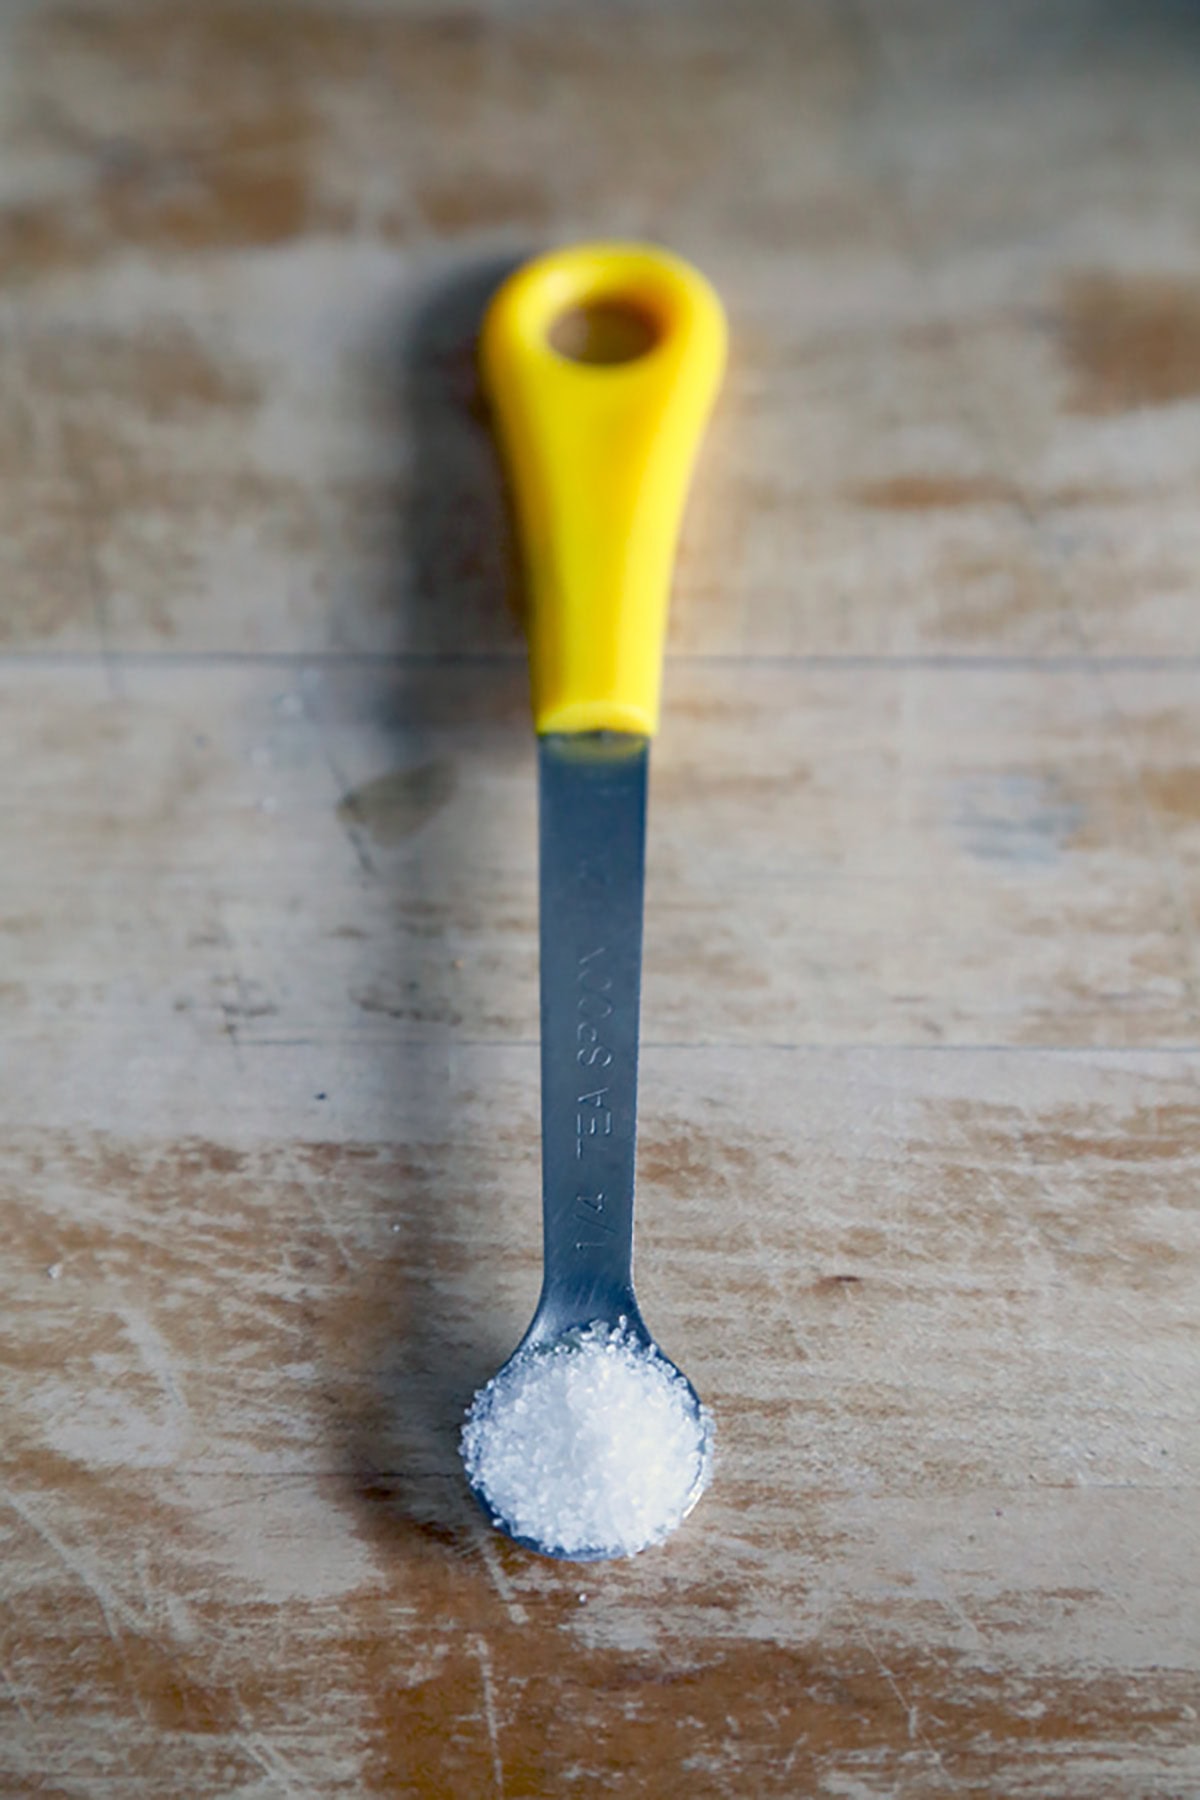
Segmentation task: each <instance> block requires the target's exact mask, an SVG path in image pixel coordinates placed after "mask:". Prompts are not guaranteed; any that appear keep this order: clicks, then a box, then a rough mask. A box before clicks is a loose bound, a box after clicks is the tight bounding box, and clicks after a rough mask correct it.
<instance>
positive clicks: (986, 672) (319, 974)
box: [0, 0, 1200, 1800]
mask: <svg viewBox="0 0 1200 1800" xmlns="http://www.w3.org/2000/svg"><path fill="white" fill-rule="evenodd" d="M1198 64H1200V29H1198V27H1197V23H1196V20H1195V19H1194V18H1193V17H1192V16H1191V15H1190V14H1189V12H1188V11H1187V9H1185V8H1173V7H1171V6H1169V5H1167V4H1166V3H1165V0H1163V3H1162V4H1154V5H1151V6H1147V7H1139V8H1122V7H1120V6H1118V5H1115V4H1103V3H1101V0H1059V3H1058V4H1056V5H1055V6H1054V7H1053V8H1048V7H1044V6H1033V5H1032V4H1031V5H1021V6H1016V7H1004V8H995V7H991V6H989V5H986V4H985V3H984V0H978V3H976V0H971V3H970V4H966V5H959V6H951V5H949V3H948V0H901V3H900V4H888V5H886V6H883V5H877V4H874V0H872V3H870V4H867V5H865V6H861V7H857V8H842V7H837V6H835V5H832V4H829V5H818V4H796V5H788V4H785V3H784V0H755V3H754V4H752V5H750V6H739V7H737V8H731V7H726V6H722V5H719V4H717V3H716V0H712V3H709V0H701V3H700V4H687V5H685V4H684V3H683V0H663V3H660V4H657V5H655V6H654V7H648V6H647V7H638V6H634V5H629V6H621V7H617V8H605V9H595V8H586V7H577V6H574V5H570V4H568V3H567V0H552V3H548V4H521V3H518V0H503V3H502V4H499V5H491V6H488V7H484V6H472V5H467V6H463V7H453V8H452V7H448V6H447V7H429V6H425V7H417V6H414V5H400V4H392V3H387V4H385V3H379V0H377V3H375V4H370V5H368V4H354V5H349V6H346V5H338V6H329V7H322V6H320V5H315V4H314V5H300V4H298V3H294V0H289V3H287V4H262V3H255V4H251V5H243V6H237V7H233V6H225V5H222V4H215V5H207V6H204V7H200V8H195V9H189V10H187V11H184V10H183V9H179V8H176V7H173V6H168V5H165V4H160V5H145V4H103V5H96V4H91V5H74V6H72V7H70V8H67V7H65V6H58V5H53V4H51V5H32V4H15V3H13V0H10V3H9V4H7V5H5V6H4V8H3V10H2V11H0V268H2V269H3V285H2V287H0V348H2V352H3V364H2V367H3V382H2V384H0V477H2V479H0V634H2V636H3V642H2V645H0V771H2V774H0V842H2V843H3V845H4V851H3V855H2V857H0V946H2V952H3V953H2V958H0V995H2V997H3V1001H4V1010H5V1026H6V1031H5V1046H6V1056H5V1070H4V1085H3V1090H2V1092H3V1101H2V1105H0V1184H2V1185H0V1219H2V1221H3V1234H4V1243H5V1247H6V1254H5V1256H4V1259H3V1274H2V1280H3V1296H4V1297H3V1309H2V1312H0V1357H2V1361H0V1368H2V1369H3V1380H2V1384H0V1405H2V1407H3V1424H2V1437H0V1444H2V1446H3V1461H4V1466H3V1484H2V1491H0V1501H2V1507H0V1533H2V1535H3V1543H2V1556H3V1563H2V1565H0V1566H2V1569H3V1575H2V1577H0V1593H2V1597H3V1602H4V1605H3V1613H2V1617H0V1707H2V1708H3V1712H2V1713H0V1793H4V1794H6V1795H7V1794H12V1795H14V1796H22V1797H24V1796H27V1795H28V1796H33V1795H39V1796H54V1797H56V1800H93V1797H96V1800H159V1797H160V1796H161V1797H163V1800H176V1797H177V1796H179V1795H181V1794H188V1795H196V1796H202V1795H204V1796H207V1795H212V1796H214V1797H216V1796H220V1797H221V1800H226V1797H230V1800H233V1797H236V1800H267V1797H271V1800H274V1797H275V1796H280V1797H283V1796H298V1795H311V1796H314V1797H321V1800H324V1797H325V1796H334V1795H347V1796H351V1795H353V1796H358V1795H373V1794H379V1795H396V1796H411V1797H413V1800H415V1797H417V1796H450V1795H453V1796H455V1800H459V1797H461V1796H468V1797H471V1796H475V1795H479V1796H487V1797H495V1800H517V1797H519V1796H553V1797H554V1800H557V1797H558V1796H561V1795H570V1794H590V1793H593V1792H597V1791H599V1789H600V1787H601V1786H602V1785H607V1786H613V1787H615V1788H616V1789H617V1791H619V1792H622V1793H625V1794H628V1795H630V1796H639V1795H644V1796H647V1797H648V1800H649V1797H652V1800H672V1797H673V1796H679V1797H681V1800H682V1797H683V1796H688V1797H689V1800H691V1797H693V1796H739V1797H740V1796H743V1795H754V1796H758V1795H763V1796H767V1795H773V1794H778V1795H787V1796H794V1795H810V1794H811V1795H814V1796H817V1795H820V1796H829V1797H830V1800H834V1797H837V1800H867V1797H868V1796H872V1797H875V1796H878V1797H881V1800H882V1797H884V1796H887V1797H889V1800H890V1797H892V1796H899V1797H901V1800H924V1796H926V1795H935V1794H940V1793H943V1792H947V1793H955V1792H958V1793H964V1794H980V1795H984V1794H987V1795H997V1796H1004V1797H1005V1800H1007V1797H1008V1796H1014V1797H1015V1796H1022V1795H1027V1796H1030V1797H1031V1800H1033V1797H1036V1800H1044V1797H1047V1796H1056V1797H1057V1796H1062V1797H1063V1800H1106V1797H1111V1800H1142V1797H1145V1800H1149V1797H1151V1796H1153V1797H1154V1800H1191V1796H1193V1795H1195V1794H1196V1793H1197V1792H1200V1747H1198V1746H1200V1723H1198V1715H1200V1631H1198V1628H1197V1623H1196V1606H1195V1570H1196V1568H1197V1566H1200V1509H1198V1507H1197V1489H1198V1485H1200V1421H1198V1417H1197V1403H1196V1394H1197V1392H1198V1391H1200V1355H1198V1352H1197V1339H1196V1319H1197V1302H1198V1300H1200V1279H1198V1275H1200V1217H1198V1211H1200V1209H1198V1207H1197V1200H1196V1194H1197V1179H1198V1175H1200V1150H1198V1143H1200V1099H1198V1093H1200V1089H1198V1086H1197V1075H1198V1072H1200V1071H1198V1059H1200V994H1198V990H1197V983H1198V981H1200V970H1198V967H1197V956H1196V937H1197V923H1196V922H1197V918H1198V916H1200V754H1198V752H1197V725H1198V723H1200V719H1198V716H1197V715H1198V710H1200V627H1198V625H1197V620H1198V619H1200V606H1198V605H1197V602H1198V600H1200V579H1198V575H1197V569H1198V567H1200V530H1198V527H1197V518H1198V517H1200V510H1198V508H1197V498H1198V482H1200V187H1198V186H1197V183H1196V181H1195V147H1196V127H1195V81H1196V76H1197V65H1198ZM585 232H586V233H588V234H596V233H602V232H626V233H638V234H649V235H651V236H660V237H664V238H666V239H668V240H669V241H670V242H672V243H673V244H675V245H676V246H677V247H678V248H680V249H681V250H683V251H685V252H686V253H689V254H691V255H694V256H695V257H696V258H697V259H698V260H700V261H701V262H702V263H703V265H704V266H705V267H706V268H707V269H708V270H709V271H710V272H711V273H712V274H713V276H714V277H715V278H716V280H717V281H718V283H719V285H720V286H721V288H722V290H723V292H724V294H725V295H726V298H727V300H728V303H729V306H730V310H731V315H732V321H733V333H734V357H733V364H732V368H731V373H730V379H729V383H728V386H727V390H726V393H725V395H724V397H723V401H722V405H721V408H720V409H719V414H718V417H717V420H716V422H715V425H714V429H713V432H712V435H711V438H710V440H709V444H708V448H707V451H706V455H705V459H704V464H703V468H702V471H701V475H700V479H699V484H698V487H697V492H696V495H695V499H694V502H693V505H692V507H691V510H690V513H689V518H688V522H687V528H686V532H685V541H684V545H683V550H682V554H681V560H680V570H679V579H678V584H677V594H676V606H675V612H674V617H673V626H672V631H673V643H672V660H671V664H670V668H669V671H668V681H667V711H666V721H667V723H666V728H665V731H664V734H663V738H662V741H661V743H660V744H659V745H658V746H657V747H656V751H655V759H654V774H653V788H654V792H653V838H652V844H651V853H650V870H649V886H648V896H647V907H648V911H647V955H648V966H647V978H646V995H645V1019H644V1023H645V1041H646V1042H645V1052H644V1072H643V1115H644V1117H643V1135H642V1145H641V1157H640V1176H641V1198H640V1212H639V1219H640V1238H639V1243H640V1262H639V1268H640V1275H639V1285H640V1289H641V1291H642V1294H643V1299H644V1305H645V1309H646V1312H647V1315H648V1317H649V1318H650V1319H651V1320H652V1321H653V1323H654V1325H655V1328H656V1329H657V1330H658V1332H659V1333H660V1335H661V1337H662V1339H663V1341H664V1343H665V1345H666V1347H667V1348H668V1350H669V1351H670V1352H671V1354H672V1355H674V1356H676V1357H677V1358H678V1359H679V1360H680V1361H681V1362H682V1363H683V1364H684V1365H685V1366H686V1367H687V1369H688V1370H689V1372H690V1373H691V1374H692V1375H693V1376H694V1378H695V1380H696V1382H697V1385H698V1386H699V1387H700V1388H701V1389H702V1391H703V1392H704V1393H705V1395H706V1397H708V1398H709V1399H710V1400H711V1402H712V1404H713V1406H714V1407H715V1410H716V1412H717V1415H718V1420H719V1428H720V1433H721V1437H720V1446H721V1449H720V1462H719V1466H718V1474H717V1479H716V1482H715V1484H714V1486H713V1489H712V1491H711V1493H710V1494H709V1495H708V1496H707V1498H706V1499H705V1501H704V1503H703V1505H702V1507H701V1508H700V1509H699V1510H698V1512H697V1513H696V1514H695V1515H694V1517H693V1519H692V1520H691V1521H689V1523H688V1525H687V1526H686V1527H685V1529H684V1530H683V1531H682V1532H681V1533H680V1534H679V1535H678V1537H677V1538H676V1539H675V1540H674V1541H673V1542H672V1543H671V1544H669V1545H668V1546H666V1547H664V1548H663V1549H661V1550H659V1551H655V1552H653V1553H648V1554H647V1555H645V1556H643V1557H641V1558H638V1559H636V1560H634V1561H633V1562H631V1563H629V1564H626V1565H621V1566H612V1567H603V1568H597V1567H590V1568H587V1569H584V1570H580V1569H576V1570H572V1569H570V1568H569V1567H565V1566H561V1565H555V1564H552V1563H548V1562H542V1561H539V1560H537V1559H533V1558H530V1557H528V1556H526V1555H525V1554H524V1553H522V1552H519V1551H518V1550H516V1549H515V1548H514V1547H513V1546H511V1545H508V1544H506V1543H504V1542H503V1541H501V1540H499V1539H496V1538H494V1537H492V1536H490V1535H489V1534H488V1533H487V1532H486V1531H485V1529H484V1527H483V1525H482V1522H481V1521H480V1520H479V1519H478V1518H477V1517H476V1516H475V1514H474V1512H473V1510H472V1508H471V1506H470V1504H469V1503H468V1499H467V1496H466V1495H465V1493H464V1490H463V1487H462V1484H461V1482H460V1480H459V1477H458V1473H457V1465H456V1460H455V1452H454V1429H455V1421H456V1418H457V1416H458V1413H459V1411H460V1409H461V1406H462V1404H463V1402H464V1400H465V1399H466V1398H467V1397H468V1396H469V1394H470V1392H471V1390H472V1388H473V1386H474V1385H475V1384H476V1383H477V1382H478V1381H479V1380H481V1379H482V1378H483V1377H485V1376H486V1375H487V1374H488V1373H489V1372H490V1370H491V1369H492V1368H493V1367H494V1366H495V1365H496V1363H497V1362H498V1361H499V1360H500V1358H501V1357H502V1356H503V1355H504V1354H506V1353H507V1351H508V1349H510V1348H511V1346H512V1344H513V1342H514V1341H515V1339H516V1337H517V1336H518V1335H519V1334H520V1331H521V1330H522V1328H523V1326H524V1323H525V1321H526V1319H527V1317H528V1314H529V1312H530V1310H531V1307H532V1304H533V1300H534V1297H535V1295H536V1291H537V1284H538V1267H537V1245H538V1217H537V1183H538V1167H537V1089H536V1077H537V1047H536V1005H535V978H536V970H535V945H534V928H535V904H536V889H535V872H534V865H533V855H534V793H533V781H532V775H533V759H532V747H531V743H530V738H529V728H528V724H527V715H526V700H525V690H524V672H523V668H522V662H521V650H520V638H519V629H518V624H517V620H516V617H515V610H514V607H515V601H516V598H517V584H516V582H515V580H514V576H513V553H512V546H511V544H510V542H509V539H508V528H507V524H506V520H505V515H504V509H503V505H502V501H501V497H500V491H499V484H498V480H497V474H496V469H495V464H494V459H493V455H492V451H491V448H490V444H489V439H488V433H487V427H486V419H485V417H484V414H483V411H482V408H481V406H480V403H479V398H478V394H477V392H476V384H475V377H474V373H473V360H472V341H473V333H474V329H475V325H476V323H477V320H478V316H479V310H480V307H481V304H482V302H483V300H484V298H485V297H486V294H487V293H488V292H489V291H490V288H491V286H492V285H493V283H494V281H495V279H496V277H497V274H498V272H499V271H500V270H502V269H503V268H504V267H506V266H507V265H508V264H510V263H511V262H512V260H513V259H514V258H515V257H517V256H519V255H520V254H523V253H524V252H525V251H526V250H528V249H530V248H533V247H536V246H537V245H540V244H542V243H546V242H550V241H554V240H556V239H558V238H560V237H564V236H570V235H577V234H579V233H585Z"/></svg>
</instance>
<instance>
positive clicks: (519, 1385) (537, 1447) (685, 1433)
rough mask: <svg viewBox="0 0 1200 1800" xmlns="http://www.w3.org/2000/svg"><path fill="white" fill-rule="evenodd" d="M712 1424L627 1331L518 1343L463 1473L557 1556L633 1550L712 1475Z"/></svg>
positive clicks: (480, 1397)
mask: <svg viewBox="0 0 1200 1800" xmlns="http://www.w3.org/2000/svg"><path fill="white" fill-rule="evenodd" d="M710 1437H711V1425H710V1421H709V1417H708V1414H707V1413H706V1412H705V1411H704V1410H703V1408H701V1409H700V1410H699V1412H698V1411H697V1408H696V1403H695V1400H694V1397H693V1395H692V1391H691V1389H690V1388H689V1387H688V1385H687V1383H686V1381H685V1380H684V1378H683V1376H682V1375H681V1374H680V1373H679V1371H678V1370H677V1369H675V1368H674V1367H673V1366H672V1365H671V1364H670V1363H668V1362H667V1361H666V1360H665V1359H664V1358H663V1357H662V1356H660V1355H659V1354H658V1353H657V1352H656V1351H655V1350H654V1349H652V1348H650V1347H648V1346H647V1345H646V1344H644V1343H643V1342H642V1341H641V1340H640V1339H638V1338H636V1337H634V1336H633V1334H632V1333H631V1332H629V1331H627V1330H625V1329H624V1328H623V1322H622V1327H621V1328H610V1327H608V1326H606V1325H603V1324H594V1325H591V1326H589V1327H588V1328H587V1330H586V1331H582V1332H573V1333H571V1334H570V1335H569V1336H567V1337H566V1338H563V1339H561V1340H560V1341H559V1342H558V1343H556V1344H553V1345H551V1346H549V1347H544V1346H543V1347H535V1348H533V1349H530V1350H527V1351H525V1352H524V1353H523V1354H521V1355H520V1356H518V1357H516V1358H515V1359H514V1360H513V1361H512V1362H511V1363H509V1364H507V1365H506V1366H505V1368H503V1369H502V1370H501V1371H500V1373H499V1375H497V1376H496V1377H495V1378H494V1379H493V1380H492V1381H489V1382H488V1384H487V1386H486V1387H485V1388H481V1389H480V1391H479V1392H478V1393H477V1394H476V1396H475V1399H474V1401H473V1402H472V1405H471V1408H470V1411H469V1412H468V1414H467V1421H466V1424H465V1425H464V1427H463V1433H462V1458H463V1463H464V1465H465V1467H466V1471H467V1476H468V1479H469V1480H470V1482H471V1484H472V1486H473V1487H475V1488H476V1489H477V1490H478V1491H479V1493H480V1494H481V1495H482V1497H483V1498H484V1499H485V1500H486V1502H487V1504H488V1506H489V1507H490V1508H491V1510H492V1512H493V1513H494V1515H495V1516H496V1518H497V1519H498V1521H499V1522H500V1523H501V1524H502V1525H503V1526H504V1528H505V1529H506V1530H507V1531H508V1532H509V1533H510V1534H511V1535H512V1536H513V1537H517V1538H522V1539H525V1540H527V1541H529V1542H531V1543H533V1544H536V1545H537V1546H539V1547H540V1548H542V1549H544V1550H548V1551H552V1552H556V1553H557V1554H559V1555H563V1556H633V1555H635V1554H636V1553H637V1552H638V1551H639V1550H644V1549H646V1548H647V1546H648V1545H650V1544H656V1543H659V1542H661V1541H662V1539H663V1538H665V1537H667V1536H668V1535H669V1534H670V1533H671V1532H672V1531H674V1529H675V1527H676V1526H677V1525H679V1524H680V1523H681V1521H682V1520H683V1518H684V1515H685V1514H686V1513H687V1512H688V1510H689V1509H690V1507H691V1506H692V1504H693V1503H694V1501H695V1500H696V1498H697V1496H698V1495H699V1493H700V1491H701V1489H702V1488H703V1487H704V1484H705V1482H706V1481H707V1479H708V1472H709V1470H708V1465H709V1443H710Z"/></svg>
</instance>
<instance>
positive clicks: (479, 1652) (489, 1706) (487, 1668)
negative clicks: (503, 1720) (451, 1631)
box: [471, 1634, 504, 1800]
mask: <svg viewBox="0 0 1200 1800" xmlns="http://www.w3.org/2000/svg"><path fill="white" fill-rule="evenodd" d="M471 1649H472V1651H473V1653H474V1655H475V1657H476V1659H477V1660H478V1663H479V1680H480V1685H481V1686H482V1688H483V1716H484V1718H485V1719H486V1720H487V1731H488V1743H489V1745H490V1746H491V1752H492V1779H493V1781H494V1782H495V1784H496V1795H497V1800H503V1796H504V1765H503V1763H502V1762H501V1760H500V1729H499V1725H498V1723H497V1719H496V1690H495V1684H494V1682H493V1679H492V1653H491V1651H490V1650H489V1649H488V1644H487V1639H486V1638H485V1637H482V1636H480V1635H478V1634H476V1636H475V1637H473V1638H472V1640H471Z"/></svg>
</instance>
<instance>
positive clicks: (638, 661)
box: [481, 244, 725, 736]
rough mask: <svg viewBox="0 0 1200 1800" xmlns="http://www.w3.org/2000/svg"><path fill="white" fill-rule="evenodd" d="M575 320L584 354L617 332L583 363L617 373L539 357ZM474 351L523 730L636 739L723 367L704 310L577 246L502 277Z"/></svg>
mask: <svg viewBox="0 0 1200 1800" xmlns="http://www.w3.org/2000/svg"><path fill="white" fill-rule="evenodd" d="M589 321H590V323H591V325H592V326H594V327H595V328H596V329H594V330H593V331H592V338H593V346H592V348H593V350H594V349H595V343H594V340H595V339H596V338H597V337H598V336H602V335H603V328H604V326H605V324H606V323H607V324H608V325H609V326H610V327H611V326H612V324H613V322H614V321H615V322H616V325H617V328H618V335H621V334H622V333H624V334H625V341H624V342H622V343H617V344H613V343H612V342H611V337H610V342H609V343H608V345H607V346H604V345H601V346H600V354H601V355H602V356H603V355H607V356H612V355H614V353H615V354H616V355H617V356H620V357H622V358H623V359H622V360H580V359H579V358H578V357H576V356H574V355H572V354H570V353H568V352H566V351H562V350H559V349H556V348H555V347H554V342H552V334H556V328H557V330H562V329H565V328H566V325H567V324H568V323H569V322H573V323H576V324H579V323H580V322H582V329H583V331H584V333H585V335H586V333H587V332H588V330H589ZM631 324H632V325H633V326H635V327H637V330H636V331H635V334H634V335H635V339H636V340H637V341H636V342H635V343H634V344H633V345H631V344H630V342H629V338H628V331H629V327H630V325H631ZM631 349H632V350H633V354H631V355H630V354H628V352H629V351H630V350H631ZM481 355H482V363H483V377H484V384H485V386H486V388H487V391H488V394H489V396H490V398H491V401H492V404H493V407H494V410H495V414H496V419H497V424H498V428H499V434H500V440H501V444H502V446H503V450H504V455H505V460H506V463H507V465H508V472H509V478H510V481H511V484H512V488H513V493H514V498H515V501H516V510H517V517H518V521H519V524H520V528H521V533H522V538H523V548H524V554H525V563H526V570H527V581H528V589H529V594H528V600H529V622H528V631H529V662H530V675H531V682H532V688H533V716H534V723H535V724H536V726H537V729H538V731H539V732H583V731H624V732H635V733H638V734H641V735H645V736H652V735H653V733H654V731H655V729H656V727H657V725H658V707H659V690H660V687H661V683H662V656H663V642H664V638H665V635H666V624H667V604H668V599H669V596H670V586H671V567H672V564H673V562H674V558H675V544H676V539H677V537H678V535H679V522H680V518H681V516H682V512H683V503H684V500H685V498H686V495H687V488H688V482H689V479H690V477H691V472H692V465H693V463H694V461H695V457H696V451H697V450H698V448H699V444H700V438H701V435H702V433H703V430H704V425H705V421H706V420H707V418H708V414H709V410H710V408H711V406H712V402H713V399H714V397H715V395H716V391H717V387H718V384H719V382H720V379H721V372H722V369H723V367H724V362H725V315H724V313H723V311H722V309H721V303H720V301H719V300H718V299H717V296H716V294H715V293H714V292H713V289H712V288H711V287H710V286H709V284H708V282H707V281H706V280H705V279H704V277H703V276H702V275H700V274H699V273H698V272H697V271H696V270H695V269H693V268H691V267H690V266H689V265H688V264H687V263H685V262H681V261H680V260H679V258H678V257H675V256H671V255H668V254H667V252H666V251H663V250H658V249H655V248H653V247H652V246H649V245H641V244H581V245H577V246H575V247H573V248H571V249H568V250H559V251H554V252H552V253H551V254H550V255H548V256H542V257H538V258H537V259H536V260H535V261H533V262H530V263H526V264H525V265H524V267H522V268H520V269H518V270H517V272H516V273H515V274H514V275H512V276H510V277H509V279H508V280H507V281H506V282H505V284H504V286H503V287H502V288H501V289H500V291H499V293H498V294H497V295H496V297H495V299H494V300H493V301H492V303H491V306H490V307H489V309H488V313H487V316H486V318H485V320H484V325H483V335H482V342H481Z"/></svg>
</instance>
